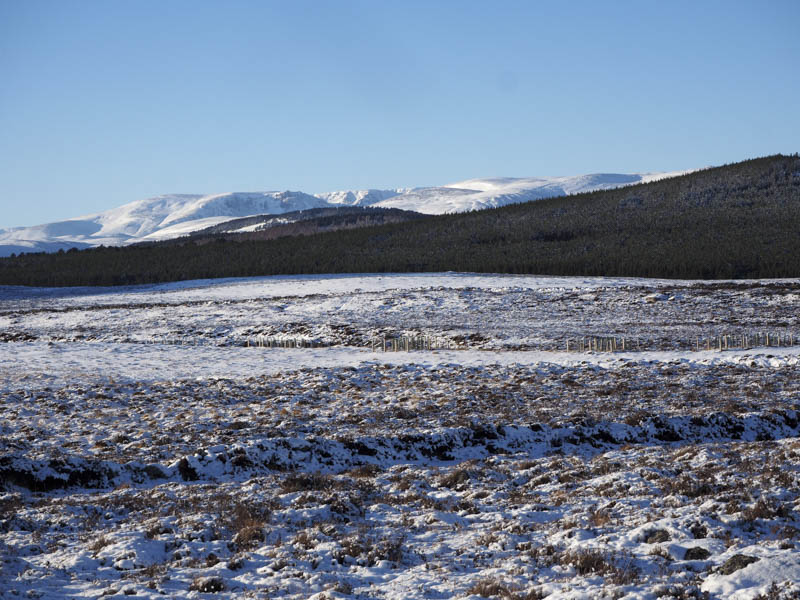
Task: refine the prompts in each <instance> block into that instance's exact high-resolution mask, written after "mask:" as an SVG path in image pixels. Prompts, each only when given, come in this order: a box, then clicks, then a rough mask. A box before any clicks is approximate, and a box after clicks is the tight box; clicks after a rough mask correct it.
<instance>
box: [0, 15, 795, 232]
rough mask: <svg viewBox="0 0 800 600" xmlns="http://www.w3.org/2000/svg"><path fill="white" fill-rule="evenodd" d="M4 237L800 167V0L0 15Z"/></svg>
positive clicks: (0, 166) (0, 200)
mask: <svg viewBox="0 0 800 600" xmlns="http://www.w3.org/2000/svg"><path fill="white" fill-rule="evenodd" d="M0 78H1V79H0V207H2V210H0V227H9V226H19V225H33V224H37V223H43V222H50V221H54V220H58V219H62V218H68V217H74V216H79V215H81V214H86V213H90V212H97V211H101V210H105V209H108V208H112V207H114V206H118V205H120V204H123V203H126V202H130V201H133V200H137V199H141V198H145V197H149V196H154V195H158V194H162V193H171V192H195V193H215V192H224V191H256V190H276V189H278V190H282V189H292V190H303V191H306V192H311V193H316V192H322V191H332V190H336V189H348V188H366V187H398V186H401V187H405V186H422V185H435V184H444V183H448V182H452V181H458V180H460V179H465V178H471V177H484V176H494V175H496V176H536V175H573V174H579V173H589V172H609V171H610V172H637V171H665V170H675V169H686V168H692V167H700V166H706V165H716V164H722V163H727V162H734V161H737V160H741V159H744V158H749V157H754V156H761V155H765V154H773V153H777V152H783V153H792V152H796V151H800V2H799V1H798V0H784V1H779V0H775V1H772V2H769V1H765V0H761V1H753V2H737V1H735V0H727V1H724V2H702V1H697V2H695V1H693V2H661V1H658V2H656V1H647V0H639V1H635V2H622V1H615V2H534V1H521V2H502V1H498V2H486V1H480V2H469V1H461V0H460V1H457V2H456V1H454V2H444V1H423V2H412V1H406V0H403V1H401V2H389V1H388V0H387V1H383V0H372V1H365V2H349V1H345V0H342V1H323V0H316V1H311V2H305V1H302V0H300V1H298V0H291V1H287V0H281V1H276V2H270V1H267V0H263V1H259V0H254V1H252V2H242V1H230V0H226V1H225V2H221V1H220V2H203V1H200V0H191V1H179V0H169V1H164V0H157V1H149V0H136V1H131V2H117V1H110V2H109V1H105V0H104V1H97V2H96V1H91V0H57V1H53V2H46V1H40V0H0Z"/></svg>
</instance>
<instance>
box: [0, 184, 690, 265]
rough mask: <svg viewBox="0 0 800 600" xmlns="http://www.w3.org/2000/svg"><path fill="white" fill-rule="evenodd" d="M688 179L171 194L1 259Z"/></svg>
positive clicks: (6, 238)
mask: <svg viewBox="0 0 800 600" xmlns="http://www.w3.org/2000/svg"><path fill="white" fill-rule="evenodd" d="M683 173H684V172H675V173H645V174H641V173H639V174H615V173H600V174H593V175H579V176H572V177H538V178H535V177H529V178H513V177H496V178H486V179H470V180H466V181H461V182H457V183H452V184H448V185H444V186H440V187H423V188H397V189H392V190H378V189H369V190H345V191H337V192H328V193H324V194H317V195H311V194H307V193H304V192H291V191H283V192H246V193H243V192H234V193H226V194H212V195H202V194H167V195H163V196H157V197H155V198H148V199H145V200H137V201H135V202H131V203H128V204H124V205H122V206H119V207H117V208H113V209H111V210H108V211H104V212H101V213H95V214H90V215H86V216H83V217H77V218H74V219H67V220H64V221H58V222H54V223H46V224H44V225H37V226H33V227H18V228H13V229H0V256H9V255H11V254H12V253H20V252H55V251H58V250H61V249H64V250H66V249H69V248H87V247H92V246H100V245H105V246H121V245H126V244H131V243H137V242H144V241H158V240H166V239H171V238H176V237H180V236H184V235H188V234H189V233H192V232H195V231H199V230H202V229H205V228H208V227H211V226H214V225H218V224H220V223H224V222H226V221H230V220H232V219H237V218H241V217H250V216H255V215H281V214H284V213H288V212H295V211H299V210H309V209H316V208H329V207H335V206H343V205H344V206H361V207H376V208H398V209H402V210H406V211H414V212H419V213H423V214H429V215H434V214H446V213H460V212H466V211H471V210H479V209H483V208H490V207H499V206H505V205H507V204H516V203H520V202H530V201H532V200H540V199H542V198H549V197H553V196H562V195H566V194H573V193H579V192H587V191H594V190H602V189H610V188H615V187H619V186H625V185H631V184H635V183H645V182H648V181H653V180H656V179H660V178H664V177H671V176H675V175H681V174H683Z"/></svg>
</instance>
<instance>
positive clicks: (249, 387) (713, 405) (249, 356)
mask: <svg viewBox="0 0 800 600" xmlns="http://www.w3.org/2000/svg"><path fill="white" fill-rule="evenodd" d="M798 308H800V282H798V281H796V280H788V281H768V282H766V281H764V282H761V281H755V282H738V283H729V282H714V283H712V282H675V281H653V280H633V279H601V278H598V279H591V278H536V277H499V276H480V275H461V274H424V275H383V276H380V275H376V276H338V277H284V278H265V279H247V280H228V281H222V282H187V283H181V284H170V285H161V286H148V287H143V288H126V289H106V290H98V289H81V290H78V289H69V290H52V289H47V290H45V289H25V290H21V289H15V288H2V289H0V335H2V336H3V338H2V339H3V343H0V410H1V411H2V413H1V414H2V420H1V421H0V559H1V562H0V569H1V570H0V597H3V598H6V597H7V598H17V597H19V598H39V597H42V598H73V597H74V598H78V597H83V598H91V597H99V596H101V595H136V596H141V597H151V598H161V597H172V598H181V597H186V598H189V597H197V598H199V597H204V598H223V597H228V598H241V597H251V598H273V597H286V598H309V597H315V598H319V599H321V598H398V599H400V598H452V597H459V598H473V599H476V598H480V597H501V598H509V599H518V598H519V599H521V598H544V597H547V598H552V599H554V600H555V599H559V598H631V599H634V598H652V599H655V598H706V597H707V598H710V599H714V598H738V599H753V598H771V599H787V598H797V597H800V585H798V583H797V582H798V580H800V552H798V549H799V548H800V513H798V511H800V486H799V483H800V479H799V478H798V477H799V475H800V439H798V435H800V434H799V433H798V432H799V431H800V412H799V411H800V379H798V369H800V367H799V366H798V362H799V360H800V349H798V347H796V346H793V345H792V343H793V342H794V340H795V339H796V338H797V335H798V333H800V323H799V322H798V319H800V317H799V316H798V314H800V313H798ZM765 334H769V335H770V336H771V340H772V343H774V341H775V340H776V339H777V340H782V343H783V344H784V345H783V346H782V347H753V348H749V349H741V350H730V351H723V352H720V351H707V350H703V351H699V352H698V351H696V348H697V347H698V339H706V338H711V337H713V336H716V337H719V336H721V335H727V336H731V338H733V337H735V336H743V335H748V336H750V337H751V338H755V339H763V336H764V335H765ZM396 335H406V336H420V335H421V336H435V337H437V338H438V339H443V340H446V341H448V342H449V343H450V344H451V345H452V346H453V347H454V348H457V349H452V350H438V351H411V352H392V353H383V352H373V351H372V350H371V345H370V341H371V340H373V339H375V338H380V339H382V338H383V337H388V338H392V337H393V336H396ZM758 335H761V336H762V338H758V337H756V336H758ZM258 336H271V337H274V338H285V339H291V340H295V341H297V340H302V341H303V342H304V343H311V342H314V343H316V344H317V345H318V346H322V347H315V348H293V349H278V348H272V349H267V348H259V347H252V345H251V347H247V342H248V340H250V341H253V340H256V339H258ZM586 336H609V337H610V336H614V337H617V338H621V337H626V338H627V339H628V340H629V343H630V344H631V345H630V346H629V347H633V348H634V351H630V350H628V351H626V352H616V353H598V352H583V353H582V352H575V351H571V352H566V345H565V341H566V340H567V339H568V338H571V339H576V338H582V337H586ZM787 340H788V342H787ZM154 341H155V342H158V343H156V344H153V342H154ZM167 341H169V342H170V343H169V344H165V343H162V342H167ZM634 342H635V345H634ZM178 344H179V345H178ZM573 349H574V347H573Z"/></svg>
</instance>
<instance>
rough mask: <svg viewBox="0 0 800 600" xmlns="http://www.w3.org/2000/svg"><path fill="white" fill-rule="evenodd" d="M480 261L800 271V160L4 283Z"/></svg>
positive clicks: (558, 270)
mask: <svg viewBox="0 0 800 600" xmlns="http://www.w3.org/2000/svg"><path fill="white" fill-rule="evenodd" d="M424 271H475V272H501V273H535V274H551V275H613V276H642V277H673V278H684V279H689V278H703V279H709V278H761V277H798V276H800V157H798V156H797V155H792V156H782V155H777V156H770V157H765V158H760V159H754V160H748V161H744V162H741V163H737V164H732V165H727V166H724V167H717V168H713V169H707V170H703V171H697V172H694V173H690V174H687V175H683V176H680V177H675V178H670V179H664V180H660V181H654V182H651V183H646V184H640V185H635V186H631V187H623V188H615V189H611V190H604V191H599V192H591V193H585V194H579V195H575V196H567V197H558V198H548V199H543V200H540V201H538V202H529V203H524V204H514V205H509V206H505V207H501V208H497V209H488V210H482V211H475V212H470V213H459V214H454V215H441V216H431V217H427V218H425V219H421V220H417V221H412V222H407V223H400V224H392V225H382V226H377V227H366V228H361V229H352V230H344V231H337V232H334V233H321V234H317V235H312V236H307V237H305V236H304V237H287V238H282V239H279V240H270V241H250V242H241V243H236V242H226V241H220V242H216V243H212V244H204V245H202V246H198V245H196V244H194V243H192V242H184V243H180V244H174V243H173V244H171V245H170V246H169V247H163V246H159V245H150V246H145V247H128V248H102V249H91V250H83V251H76V252H67V253H60V254H55V255H52V254H51V255H46V254H40V255H26V256H22V257H18V258H16V259H2V260H0V283H1V284H23V285H99V284H126V283H148V282H158V281H170V280H180V279H196V278H208V277H234V276H250V275H274V274H290V273H347V272H424Z"/></svg>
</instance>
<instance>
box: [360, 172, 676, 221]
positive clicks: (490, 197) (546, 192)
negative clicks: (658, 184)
mask: <svg viewBox="0 0 800 600" xmlns="http://www.w3.org/2000/svg"><path fill="white" fill-rule="evenodd" d="M687 172H688V171H681V172H674V173H635V174H631V175H625V174H616V173H598V174H593V175H578V176H573V177H526V178H514V177H493V178H487V179H469V180H466V181H459V182H457V183H451V184H448V185H445V186H443V187H433V188H418V189H414V190H411V191H409V192H406V193H404V194H399V195H397V196H394V197H392V198H389V199H388V200H383V201H381V202H377V203H376V204H374V206H380V207H384V208H402V209H404V210H413V211H417V212H421V213H425V214H443V213H454V212H464V211H469V210H480V209H482V208H496V207H498V206H505V205H507V204H517V203H519V202H530V201H531V200H540V199H542V198H550V197H553V196H564V195H567V194H579V193H581V192H591V191H595V190H605V189H610V188H615V187H620V186H623V185H633V184H636V183H647V182H649V181H656V180H657V179H661V178H664V177H674V176H677V175H683V174H684V173H687Z"/></svg>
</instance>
